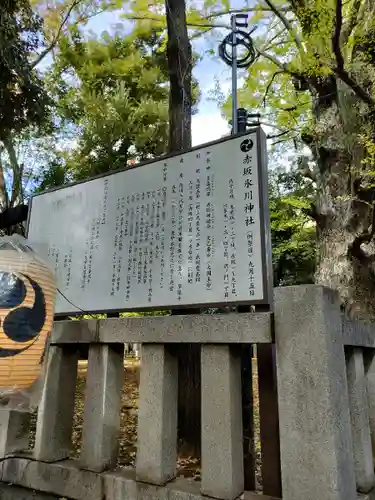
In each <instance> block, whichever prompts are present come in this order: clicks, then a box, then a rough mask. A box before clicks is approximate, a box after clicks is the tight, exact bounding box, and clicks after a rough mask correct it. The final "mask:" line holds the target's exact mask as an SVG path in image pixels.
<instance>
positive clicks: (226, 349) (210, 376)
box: [201, 345, 244, 500]
mask: <svg viewBox="0 0 375 500" xmlns="http://www.w3.org/2000/svg"><path fill="white" fill-rule="evenodd" d="M201 365H202V487H201V489H202V494H203V495H207V496H210V497H214V498H220V499H223V500H234V499H235V498H237V497H239V496H240V495H241V494H242V493H243V491H244V464H243V441H242V408H241V356H240V352H239V351H237V350H235V349H234V348H232V347H230V346H228V345H202V354H201Z"/></svg>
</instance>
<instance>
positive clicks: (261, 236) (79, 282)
mask: <svg viewBox="0 0 375 500" xmlns="http://www.w3.org/2000/svg"><path fill="white" fill-rule="evenodd" d="M264 150H265V135H264V133H263V132H262V131H261V130H260V129H258V130H256V131H254V132H251V133H249V134H247V135H244V136H238V137H233V138H231V139H227V140H223V141H219V142H216V143H213V144H209V145H203V146H202V147H200V148H199V149H196V150H192V151H188V152H186V153H184V154H181V155H177V156H170V157H165V158H163V159H162V160H159V161H154V162H151V163H149V164H144V165H141V166H139V167H137V168H132V169H129V170H124V171H122V172H116V173H114V174H112V175H107V176H105V177H100V178H96V179H92V180H89V181H87V182H84V183H80V184H75V185H72V186H68V187H66V188H62V189H58V190H55V191H51V192H46V193H42V194H40V195H37V196H35V197H34V198H33V203H32V210H31V217H30V221H29V238H30V240H31V242H32V243H33V244H35V245H36V246H37V248H40V249H41V253H42V256H45V257H46V258H47V259H48V260H49V261H50V263H51V266H52V268H53V269H54V270H55V273H56V276H57V279H58V286H59V288H60V289H61V290H62V292H63V293H64V295H66V297H67V298H68V299H69V302H71V303H72V304H73V305H72V304H70V303H68V302H67V301H65V299H64V297H59V298H58V302H57V306H56V307H57V312H58V313H61V314H62V313H73V312H77V311H78V310H79V311H81V310H85V311H90V312H96V311H98V312H99V311H106V310H111V309H113V310H132V309H142V308H143V309H146V308H161V307H173V306H176V307H180V306H181V305H184V304H191V305H204V304H208V305H216V304H217V305H219V304H223V303H243V302H247V303H259V302H265V301H267V300H268V295H267V294H268V291H269V288H270V284H269V282H268V281H267V278H266V276H267V275H268V270H267V269H266V267H267V258H266V252H267V249H266V248H265V244H264V242H265V241H268V239H269V221H268V219H267V215H266V214H267V210H265V208H267V207H266V205H267V194H266V193H267V180H266V164H265V158H264V154H263V152H262V151H264ZM47 207H52V210H50V211H48V208H47ZM47 214H48V220H47ZM46 227H48V229H47V230H46V229H45V228H46ZM38 245H39V246H38ZM43 249H44V250H43ZM268 250H269V249H268ZM75 305H76V308H75Z"/></svg>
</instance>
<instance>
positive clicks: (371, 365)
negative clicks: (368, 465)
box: [363, 349, 375, 463]
mask: <svg viewBox="0 0 375 500" xmlns="http://www.w3.org/2000/svg"><path fill="white" fill-rule="evenodd" d="M363 354H364V361H365V371H366V384H367V401H368V408H369V424H370V435H371V443H372V456H373V461H374V463H375V349H366V350H365V351H364V353H363Z"/></svg>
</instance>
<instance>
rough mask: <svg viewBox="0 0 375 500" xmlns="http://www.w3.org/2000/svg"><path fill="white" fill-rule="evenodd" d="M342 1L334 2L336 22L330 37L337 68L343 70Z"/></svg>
mask: <svg viewBox="0 0 375 500" xmlns="http://www.w3.org/2000/svg"><path fill="white" fill-rule="evenodd" d="M341 28H342V0H336V22H335V30H334V32H333V35H332V49H333V53H334V54H335V57H336V61H337V68H338V69H339V70H343V69H344V58H343V55H342V52H341V45H340V42H341Z"/></svg>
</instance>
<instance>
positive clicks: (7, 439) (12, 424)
mask: <svg viewBox="0 0 375 500" xmlns="http://www.w3.org/2000/svg"><path fill="white" fill-rule="evenodd" d="M29 429H30V412H28V411H21V410H11V409H6V408H4V409H1V410H0V458H4V457H5V456H6V455H9V454H12V453H16V452H17V451H26V450H27V449H28V447H29Z"/></svg>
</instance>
